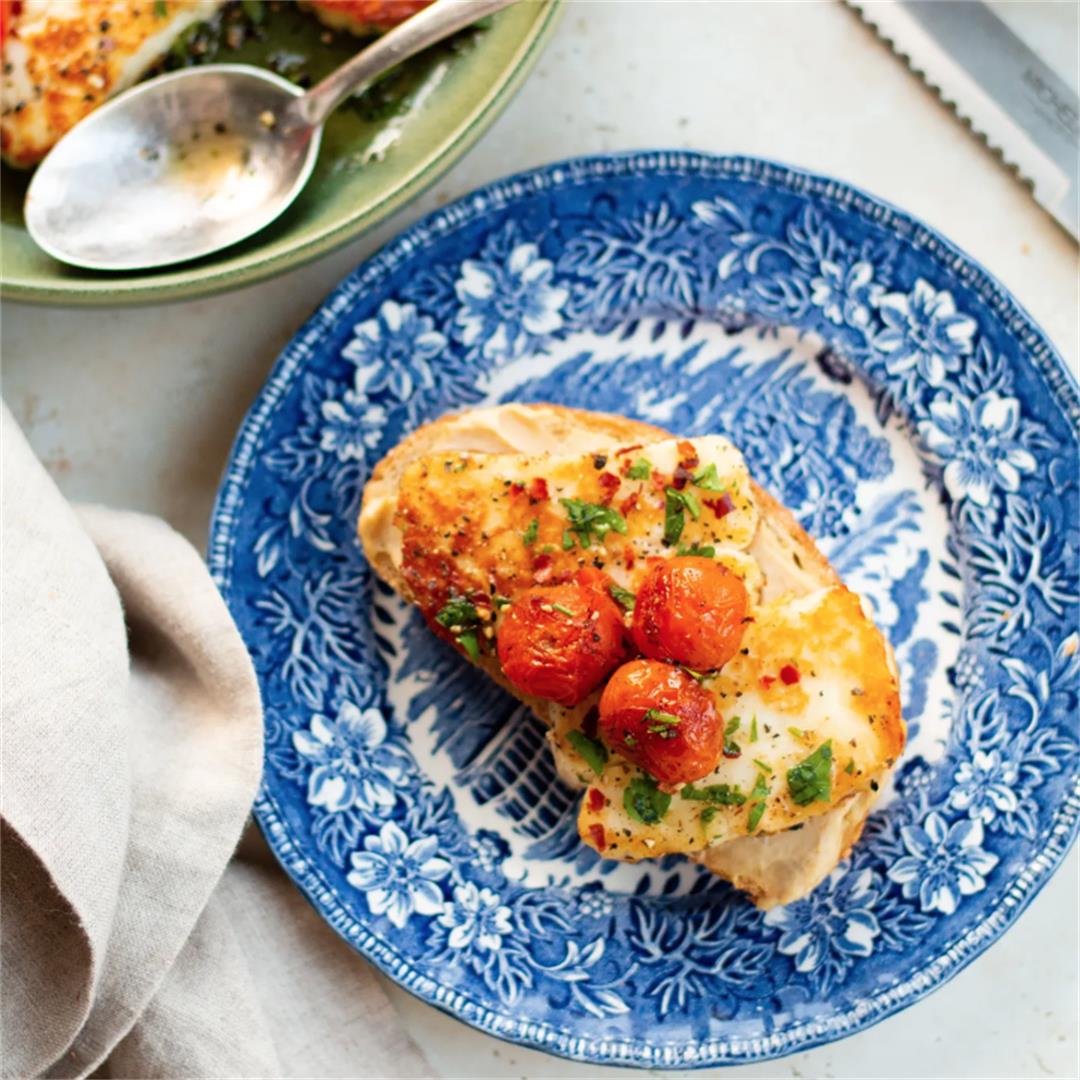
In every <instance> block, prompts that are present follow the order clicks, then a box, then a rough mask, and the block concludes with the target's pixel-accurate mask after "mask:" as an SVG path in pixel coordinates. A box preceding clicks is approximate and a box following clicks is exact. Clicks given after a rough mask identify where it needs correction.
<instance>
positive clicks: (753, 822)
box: [746, 773, 769, 833]
mask: <svg viewBox="0 0 1080 1080" xmlns="http://www.w3.org/2000/svg"><path fill="white" fill-rule="evenodd" d="M768 794H769V782H768V781H767V780H766V779H765V774H764V773H758V777H757V781H756V783H755V784H754V788H753V790H752V791H751V792H750V798H751V799H753V800H756V801H755V802H754V803H753V805H752V806H751V807H750V813H749V815H748V816H747V818H746V831H747V832H748V833H752V832H753V831H754V830H755V829H756V828H757V827H758V822H760V821H761V815H762V814H764V813H765V798H766V796H767V795H768Z"/></svg>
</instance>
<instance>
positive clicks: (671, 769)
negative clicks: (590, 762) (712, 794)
mask: <svg viewBox="0 0 1080 1080" xmlns="http://www.w3.org/2000/svg"><path fill="white" fill-rule="evenodd" d="M599 732H600V736H601V738H603V740H604V742H606V743H607V744H608V746H610V747H611V749H612V750H614V751H616V752H617V753H619V754H622V756H623V757H625V758H627V759H628V760H629V761H633V762H635V763H636V764H638V765H640V766H641V767H642V768H643V769H644V770H645V771H646V772H647V773H649V774H650V775H652V776H654V777H655V778H656V779H657V780H658V781H659V782H660V783H661V784H663V785H665V786H666V787H675V786H678V785H681V784H688V783H690V782H691V781H693V780H700V779H701V778H702V777H703V776H708V774H709V773H711V772H712V771H713V769H715V768H716V765H717V762H719V760H720V756H721V754H722V753H723V749H724V726H723V724H722V723H721V720H720V715H719V713H717V711H716V705H715V704H714V702H713V699H712V696H711V695H710V694H709V693H708V692H707V691H706V690H703V689H702V688H701V686H700V685H699V683H698V682H697V681H696V680H695V679H693V678H692V677H691V676H689V675H687V674H686V672H685V671H683V670H682V669H681V668H677V667H673V666H672V665H671V664H664V663H661V662H660V661H659V660H631V661H630V663H629V664H623V666H622V667H621V668H619V669H618V671H616V672H615V674H614V675H612V676H611V678H610V679H609V680H608V684H607V686H605V687H604V693H603V694H602V695H601V697H600V721H599Z"/></svg>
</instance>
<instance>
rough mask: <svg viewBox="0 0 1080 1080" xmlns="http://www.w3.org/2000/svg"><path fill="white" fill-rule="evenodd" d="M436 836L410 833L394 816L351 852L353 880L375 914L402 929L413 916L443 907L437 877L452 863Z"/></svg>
mask: <svg viewBox="0 0 1080 1080" xmlns="http://www.w3.org/2000/svg"><path fill="white" fill-rule="evenodd" d="M438 847H439V841H438V838H437V837H434V836H418V837H416V838H415V839H412V838H410V837H409V836H408V835H407V834H406V833H405V832H404V831H403V830H402V829H401V827H400V826H399V825H397V824H396V823H395V822H393V821H388V822H386V823H385V824H384V825H383V826H382V828H381V829H380V830H379V832H378V834H373V833H369V834H368V835H367V836H365V837H364V850H363V851H358V852H356V853H355V854H354V855H353V856H352V869H351V870H350V871H349V873H348V882H349V884H350V885H354V886H356V888H357V889H360V890H361V891H362V892H363V893H364V895H365V898H366V899H367V905H368V908H369V909H370V911H371V914H372V915H385V916H386V917H387V918H388V919H389V920H390V922H391V923H393V925H394V926H396V927H397V928H398V929H399V930H400V929H401V928H402V927H403V926H404V925H405V923H406V921H407V920H408V918H409V916H410V915H413V914H414V913H415V914H417V915H438V914H439V913H440V912H442V911H444V903H443V891H442V889H441V888H440V886H439V884H438V883H439V882H440V881H442V879H443V878H445V877H447V876H448V875H449V874H450V871H451V870H452V866H451V865H450V863H449V862H448V861H447V860H446V859H442V858H439V856H438V855H436V851H437V850H438Z"/></svg>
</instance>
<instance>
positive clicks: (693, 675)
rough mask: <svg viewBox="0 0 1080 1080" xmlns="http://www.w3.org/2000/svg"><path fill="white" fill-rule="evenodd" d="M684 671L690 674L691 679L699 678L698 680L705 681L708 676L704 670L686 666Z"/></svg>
mask: <svg viewBox="0 0 1080 1080" xmlns="http://www.w3.org/2000/svg"><path fill="white" fill-rule="evenodd" d="M683 671H685V672H686V674H687V675H689V676H690V678H691V679H697V681H698V682H704V681H705V679H706V678H707V677H708V676H707V675H706V674H705V672H703V671H695V670H694V669H693V668H688V667H684V668H683Z"/></svg>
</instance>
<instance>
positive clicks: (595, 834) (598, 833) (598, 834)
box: [589, 825, 607, 851]
mask: <svg viewBox="0 0 1080 1080" xmlns="http://www.w3.org/2000/svg"><path fill="white" fill-rule="evenodd" d="M589 835H590V836H591V837H592V842H593V844H594V845H595V847H596V850H597V851H603V850H604V848H606V847H607V837H606V836H605V835H604V826H603V825H590V826H589Z"/></svg>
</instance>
